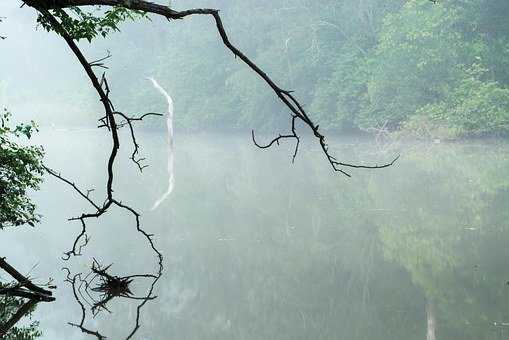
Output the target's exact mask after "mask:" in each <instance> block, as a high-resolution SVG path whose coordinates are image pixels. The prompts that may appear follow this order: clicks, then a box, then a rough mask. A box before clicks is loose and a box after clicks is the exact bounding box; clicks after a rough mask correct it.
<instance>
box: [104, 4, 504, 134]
mask: <svg viewBox="0 0 509 340" xmlns="http://www.w3.org/2000/svg"><path fill="white" fill-rule="evenodd" d="M174 3H175V6H177V7H178V6H179V5H180V3H179V2H178V1H177V2H174ZM201 3H203V4H204V5H209V4H213V5H217V6H218V7H220V8H222V14H223V16H224V20H225V21H226V22H227V23H228V26H229V27H230V28H231V29H232V32H235V33H234V34H233V35H232V39H233V40H234V41H236V42H238V43H239V45H240V46H245V47H246V50H247V51H248V52H249V54H250V55H253V56H254V59H255V60H256V62H257V63H259V64H260V65H263V66H264V67H265V68H266V69H267V70H268V71H270V72H271V73H272V74H273V75H274V77H275V79H277V80H280V81H281V82H282V83H283V84H284V85H285V86H286V87H288V88H291V89H294V90H296V93H297V94H299V96H301V97H302V98H303V100H304V102H305V103H306V104H307V106H308V108H309V112H310V114H311V115H312V116H313V117H315V118H316V119H317V121H319V122H320V125H321V126H322V127H325V128H329V129H330V128H334V129H343V130H351V129H353V130H359V129H361V130H363V129H366V128H370V127H379V126H381V125H384V124H386V126H388V127H390V128H393V129H397V128H404V129H406V130H410V131H412V132H414V133H416V134H419V135H422V134H425V133H426V134H428V135H429V134H431V135H433V136H453V137H456V136H465V135H486V134H490V133H506V132H507V129H508V126H507V123H508V119H509V117H508V116H507V110H506V108H507V106H508V103H509V92H508V91H507V86H508V85H509V76H508V72H507V70H508V69H509V68H508V66H509V65H508V63H509V57H508V56H507V53H506V52H505V51H506V48H507V45H508V44H509V41H508V38H507V34H504V32H507V31H508V30H509V25H508V24H507V22H506V20H503V18H504V17H506V16H507V14H508V10H509V9H508V5H507V4H506V2H505V1H501V0H500V1H499V0H497V1H487V0H483V1H445V2H439V3H438V4H433V3H432V2H430V1H428V0H411V1H372V0H364V1H355V2H352V1H300V0H299V1H297V0H287V1H282V0H280V1H272V2H264V3H263V4H260V3H259V2H258V1H234V2H227V3H226V2H225V3H223V2H221V1H202V2H200V4H201ZM243 13H250V15H248V16H246V15H244V14H243ZM208 24H209V22H207V21H201V20H195V21H193V22H191V23H190V24H187V25H184V26H175V27H174V28H172V31H171V32H168V34H169V36H170V38H169V39H168V40H167V39H163V38H159V37H157V34H155V35H156V39H154V40H151V41H142V40H141V38H140V37H141V36H142V35H145V34H151V35H152V36H153V35H154V31H148V28H140V27H135V28H134V27H125V32H126V34H127V36H128V37H129V38H128V39H129V40H131V41H132V42H133V46H132V48H131V50H130V51H129V53H127V54H125V55H121V54H120V50H118V52H115V50H116V49H115V42H116V41H118V42H120V40H116V38H115V37H114V38H113V46H112V49H113V51H114V59H113V61H112V65H113V67H112V70H111V72H112V75H114V76H115V78H117V77H118V78H120V79H122V78H124V79H126V80H128V79H127V77H128V76H127V75H123V74H122V71H121V69H122V68H121V67H122V66H123V65H127V63H128V62H129V61H132V60H136V59H137V58H141V56H143V57H146V58H147V63H145V64H144V65H143V68H144V72H145V73H146V74H152V75H156V76H157V77H158V78H159V79H164V81H165V86H167V87H168V88H170V89H171V93H172V94H173V95H174V96H175V98H176V107H177V112H178V115H177V123H178V124H179V126H180V127H181V128H182V127H186V128H190V129H197V128H204V127H207V128H218V127H221V128H224V127H225V126H228V127H238V128H248V127H253V126H254V127H263V128H266V129H268V130H269V129H273V128H274V127H278V126H280V125H281V124H283V121H282V120H281V118H280V116H277V115H273V114H271V112H274V111H275V110H279V106H278V105H277V103H276V101H274V100H267V93H266V92H265V91H266V90H265V89H264V88H263V84H261V83H258V82H255V81H254V78H253V75H251V74H250V73H249V72H248V71H246V69H244V68H242V67H240V66H239V65H235V64H234V65H232V64H231V63H230V62H229V61H228V60H227V59H225V58H222V57H223V55H224V51H223V50H222V48H221V46H220V45H219V44H218V43H217V40H216V37H215V36H214V35H212V34H207V33H204V34H203V35H200V36H195V35H193V33H192V32H196V31H197V30H200V31H203V32H205V31H206V29H204V27H205V26H206V25H208ZM261 31H263V34H257V33H256V32H261ZM176 37H187V38H186V39H184V40H182V39H177V38H176ZM122 42H123V43H125V40H122ZM147 50H150V51H151V53H150V55H147V54H146V51H147ZM197 51H203V52H204V51H207V53H196V52H197ZM116 65H118V68H116V67H115V66H116ZM125 83H128V84H129V87H130V89H129V90H127V91H126V93H128V94H129V96H126V98H125V99H126V100H127V101H129V102H130V103H132V105H133V106H135V107H139V108H142V107H146V106H147V105H148V106H154V105H155V104H154V102H155V101H154V100H153V99H154V98H155V97H154V96H155V95H156V94H151V93H150V91H147V89H146V87H147V86H146V84H144V81H143V80H142V79H140V80H139V81H135V82H134V84H133V82H132V79H130V81H127V82H125Z"/></svg>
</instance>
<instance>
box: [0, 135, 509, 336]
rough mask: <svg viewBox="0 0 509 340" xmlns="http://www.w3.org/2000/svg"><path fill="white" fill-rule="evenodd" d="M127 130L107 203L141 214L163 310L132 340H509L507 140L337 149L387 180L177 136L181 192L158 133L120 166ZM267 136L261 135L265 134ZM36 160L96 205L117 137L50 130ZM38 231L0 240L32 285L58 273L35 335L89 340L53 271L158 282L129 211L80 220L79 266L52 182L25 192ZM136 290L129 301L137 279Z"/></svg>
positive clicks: (317, 158) (238, 140)
mask: <svg viewBox="0 0 509 340" xmlns="http://www.w3.org/2000/svg"><path fill="white" fill-rule="evenodd" d="M127 137H128V136H127V135H122V138H123V140H124V142H123V144H122V148H123V149H122V153H121V154H120V156H119V161H118V164H117V165H116V168H115V171H116V177H115V183H114V188H115V195H116V197H117V198H119V199H121V200H122V201H123V202H124V203H128V204H130V205H131V206H132V207H135V208H136V209H137V210H138V211H140V212H141V213H142V216H141V224H142V226H143V227H144V228H145V229H146V230H147V231H149V232H150V233H153V234H154V235H155V238H154V240H155V243H156V246H157V247H158V249H160V250H161V252H162V253H163V256H164V259H165V262H164V266H165V270H164V276H163V277H162V279H161V280H160V281H159V282H158V284H157V286H156V295H157V296H158V298H157V299H156V300H154V301H149V302H148V303H147V304H146V306H145V307H144V309H143V313H142V315H141V324H142V328H141V329H140V331H139V332H138V333H137V334H136V336H135V337H134V339H140V340H141V339H143V340H156V339H165V340H166V339H178V340H187V339H189V340H191V339H197V340H198V339H199V340H203V339H221V340H225V339H237V340H240V339H245V340H262V339H263V340H268V339H274V340H276V339H277V340H284V339H288V340H290V339H291V340H295V339H306V340H309V339H346V340H360V339H380V340H396V339H401V340H412V339H427V340H434V339H438V340H442V339H443V340H446V339H464V340H466V339H471V340H488V339H490V340H491V339H507V338H508V337H509V285H508V281H509V266H508V264H507V259H509V247H508V244H509V226H508V221H509V209H508V205H507V202H509V144H507V143H506V142H503V141H485V142H478V141H475V142H474V141H472V142H468V143H455V144H452V143H443V142H442V143H411V144H410V143H393V144H388V143H386V142H380V141H379V142H375V141H373V140H363V139H360V138H339V137H338V138H335V139H332V140H331V143H330V144H331V147H332V148H333V149H334V151H333V153H334V154H335V155H337V157H338V159H340V160H344V161H349V162H353V163H359V162H363V163H377V162H378V163H380V162H383V161H390V160H391V158H393V157H394V156H396V155H398V154H401V158H400V159H399V160H398V162H397V163H396V164H395V165H394V166H392V167H390V168H386V169H381V170H353V171H351V174H352V178H347V177H345V176H343V175H341V174H339V173H333V172H332V170H331V169H330V167H329V166H328V164H327V162H326V160H325V158H324V157H323V155H322V154H321V153H320V152H319V150H318V149H317V145H315V144H314V141H313V140H312V138H311V137H306V138H305V139H306V140H307V142H306V143H304V145H303V146H302V149H301V151H300V152H299V155H298V156H297V158H296V161H295V163H294V164H292V162H291V154H292V152H293V150H292V143H291V142H289V143H283V144H282V145H281V146H279V147H275V148H273V149H271V150H266V151H265V150H260V149H257V148H256V147H254V146H253V145H252V142H251V139H250V135H249V134H248V133H246V134H239V135H230V136H224V135H221V134H194V135H177V136H176V186H175V190H174V192H173V193H172V195H171V196H170V198H168V199H167V200H166V201H164V202H163V203H162V204H161V205H160V206H159V207H158V208H157V209H156V210H154V211H151V210H150V208H151V206H152V205H153V204H154V202H155V201H156V200H157V198H158V197H159V196H160V195H161V194H162V193H163V192H164V191H165V190H166V186H167V171H166V162H167V150H166V144H165V135H164V134H163V133H150V132H141V133H140V134H139V137H138V138H139V141H140V142H141V144H142V150H141V151H142V154H143V156H146V157H147V161H146V162H147V164H149V165H150V166H149V167H148V168H146V169H145V170H144V171H143V174H140V173H139V171H138V170H137V168H136V167H135V166H134V165H133V164H132V163H130V162H129V160H128V157H129V153H130V151H131V145H130V144H129V143H128V141H127V140H128V139H127ZM262 139H263V137H262ZM35 142H37V143H41V144H43V145H44V147H45V149H46V152H47V157H46V164H47V165H48V166H50V167H51V168H54V169H58V170H59V171H61V172H62V175H64V176H66V177H67V178H70V179H73V180H74V181H75V182H76V183H77V184H78V185H79V186H80V187H81V188H83V189H95V190H94V191H93V192H91V194H90V195H91V197H94V198H96V199H97V200H98V201H99V202H102V200H103V199H104V198H103V197H104V187H105V178H106V160H107V156H108V152H109V148H110V141H109V140H108V136H107V135H106V134H105V132H104V131H95V130H75V131H63V130H62V131H59V130H52V131H50V130H47V131H42V132H41V133H40V134H39V135H38V136H36V137H35ZM33 197H34V199H35V201H36V202H37V204H38V205H39V212H40V213H41V214H42V215H43V220H42V223H41V224H40V225H38V226H36V228H33V229H31V228H18V229H10V230H9V229H8V230H6V231H3V232H2V239H1V241H0V247H2V253H3V254H4V256H6V257H7V259H8V260H9V262H10V263H11V264H13V265H15V266H16V267H17V268H18V269H20V271H22V272H24V273H26V272H29V271H30V276H31V277H32V278H34V279H35V281H36V282H38V283H45V282H47V281H48V278H50V277H51V278H53V279H54V283H55V284H56V285H57V286H58V289H57V290H56V298H57V301H56V302H54V303H51V304H39V306H38V308H37V310H36V312H35V313H34V315H33V318H34V319H35V320H40V329H41V330H42V331H43V333H44V335H43V337H42V339H52V340H58V339H84V338H86V337H85V335H83V334H82V333H81V332H80V330H79V329H77V328H74V327H71V326H69V325H68V324H67V323H68V322H76V321H79V318H80V308H79V305H77V304H76V303H75V301H74V299H73V296H72V290H71V289H70V287H69V286H68V285H66V284H65V283H64V282H63V280H64V277H65V275H64V272H63V271H61V268H62V267H64V266H65V267H69V268H71V269H72V270H73V271H74V272H76V271H83V272H85V271H87V270H88V268H89V267H90V265H91V263H92V259H93V258H95V259H97V261H99V262H100V263H101V264H103V265H109V264H112V266H111V267H110V269H109V270H110V272H111V273H113V274H116V275H121V276H124V275H130V274H134V273H141V272H147V271H153V270H155V268H156V265H157V261H156V259H155V257H154V254H153V252H152V251H151V250H150V248H149V247H148V245H147V243H146V240H145V239H144V238H143V237H141V235H140V233H138V232H137V231H136V227H135V223H134V220H133V218H132V216H130V215H129V214H126V213H125V212H124V211H122V210H120V209H118V208H117V209H112V210H111V211H110V212H109V213H107V214H106V215H105V216H102V217H101V218H100V219H98V220H97V221H95V220H94V221H90V223H89V224H88V235H89V236H90V237H91V239H90V242H89V244H88V246H87V248H85V249H84V255H83V256H81V257H78V258H71V259H70V260H69V261H67V262H65V261H63V260H62V259H61V257H62V253H63V252H64V251H66V250H68V249H69V248H70V247H72V243H73V240H74V237H75V236H76V235H77V234H78V233H79V231H80V225H79V223H78V222H69V221H67V218H69V217H73V216H77V215H80V214H81V213H82V212H84V211H87V212H90V211H91V210H90V207H89V206H87V204H86V202H84V200H83V199H80V198H79V197H78V196H77V195H76V193H75V192H73V191H72V190H71V189H70V188H69V187H68V186H67V185H66V184H64V183H62V182H60V181H58V180H57V179H55V178H50V177H48V178H47V180H46V181H45V183H44V184H43V186H42V188H41V190H40V191H39V192H36V193H34V194H33ZM140 281H142V280H138V281H137V282H135V283H134V286H133V290H134V291H135V293H140V292H143V291H144V290H145V289H146V286H147V285H146V283H143V282H140ZM138 303H139V301H132V300H128V299H121V298H118V299H114V300H113V301H112V302H111V303H110V304H108V308H109V309H110V310H111V312H112V313H111V314H110V313H108V312H103V313H101V314H99V315H98V316H97V317H96V318H95V319H88V320H87V325H89V326H90V327H91V328H99V329H100V330H101V332H102V333H104V334H105V335H107V336H108V338H109V339H123V338H125V336H126V335H127V334H128V333H129V331H130V329H131V328H132V325H133V321H134V318H135V316H136V313H135V310H136V306H137V304H138Z"/></svg>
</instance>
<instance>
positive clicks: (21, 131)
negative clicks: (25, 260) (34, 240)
mask: <svg viewBox="0 0 509 340" xmlns="http://www.w3.org/2000/svg"><path fill="white" fill-rule="evenodd" d="M10 117H11V114H10V113H9V112H8V111H7V110H4V112H3V113H2V114H0V122H1V125H0V229H3V228H5V227H8V226H20V225H23V224H28V225H31V226H33V225H34V224H35V223H37V222H38V221H39V216H38V215H37V214H36V212H35V205H34V203H33V202H32V201H31V200H30V198H29V197H28V195H27V191H28V190H37V189H38V188H39V184H40V183H41V181H42V174H43V171H44V169H43V166H42V156H43V150H42V148H41V147H36V146H22V145H20V144H18V143H17V142H16V141H15V139H17V138H18V137H26V138H28V139H30V137H31V135H32V133H33V132H34V131H35V130H36V126H35V124H34V123H33V122H32V123H31V124H19V125H16V126H15V127H14V128H11V127H10V126H9V120H10Z"/></svg>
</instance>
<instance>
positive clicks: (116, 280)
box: [63, 259, 162, 340]
mask: <svg viewBox="0 0 509 340" xmlns="http://www.w3.org/2000/svg"><path fill="white" fill-rule="evenodd" d="M110 268H111V265H109V266H106V267H103V266H101V265H100V264H99V262H98V261H97V260H96V259H93V262H92V267H91V269H90V271H89V272H88V273H87V274H86V275H85V274H84V273H78V274H74V275H71V271H70V270H69V269H68V268H63V270H64V271H65V272H66V282H67V283H69V284H70V285H71V286H72V290H73V294H74V298H75V300H76V301H77V303H78V304H79V306H80V308H81V318H80V321H79V323H69V324H70V325H71V326H74V327H78V328H79V329H81V331H82V332H83V333H86V334H89V335H93V336H95V337H96V338H98V339H99V340H102V339H105V338H106V337H105V336H104V335H102V334H101V333H100V332H99V331H98V330H91V329H89V328H87V326H85V323H86V320H87V313H88V312H90V314H91V315H92V316H93V317H95V316H96V315H97V314H99V313H100V312H101V311H107V312H110V313H111V311H110V310H109V309H108V307H107V304H108V303H109V302H110V301H112V300H113V299H115V298H124V299H128V300H137V301H141V303H140V304H138V306H137V310H136V313H137V314H136V322H135V325H134V327H133V329H132V331H131V333H130V334H129V335H128V336H127V337H126V339H131V338H132V336H133V335H134V334H135V333H136V331H137V330H138V329H139V327H140V315H141V308H142V307H143V306H144V305H145V303H146V302H147V301H150V300H154V299H156V298H157V296H155V295H153V291H154V286H155V283H156V282H157V281H158V280H159V278H160V277H161V274H162V272H161V271H158V273H157V274H155V275H154V274H134V275H127V276H116V275H112V274H110V273H109V272H108V271H109V269H110ZM160 269H162V267H160ZM135 279H151V280H152V283H151V285H150V288H149V289H148V291H147V293H146V295H144V296H136V295H134V293H133V292H132V291H131V283H132V282H133V281H134V280H135ZM87 306H88V307H87Z"/></svg>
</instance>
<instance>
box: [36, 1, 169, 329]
mask: <svg viewBox="0 0 509 340" xmlns="http://www.w3.org/2000/svg"><path fill="white" fill-rule="evenodd" d="M39 4H40V6H39V7H37V10H38V11H39V12H40V13H41V15H42V16H43V17H44V18H45V19H46V20H48V22H49V23H50V24H51V25H52V27H53V28H54V29H55V31H56V32H57V33H58V34H59V35H60V36H61V37H62V38H63V39H64V40H65V41H66V43H67V45H68V46H69V47H70V49H71V50H72V52H73V53H74V55H75V56H76V58H77V59H78V61H79V62H80V64H81V65H82V67H83V69H84V70H85V73H86V74H87V76H88V78H89V79H90V81H91V83H92V86H93V87H94V89H95V90H96V92H97V94H98V95H99V98H100V100H101V102H102V104H103V107H104V112H105V116H104V117H103V118H101V119H100V121H101V122H102V125H101V126H104V127H106V128H107V129H108V131H109V132H110V136H111V140H112V144H113V145H112V149H111V151H110V156H109V158H108V163H107V174H108V176H107V183H106V198H105V200H104V202H103V203H102V204H99V203H97V202H96V201H94V200H93V199H92V198H91V197H90V192H91V190H87V191H86V193H85V191H83V190H81V189H79V188H78V186H77V185H76V184H75V183H74V182H72V181H70V180H68V179H66V178H64V177H63V176H62V175H61V174H60V173H57V172H56V171H54V170H52V169H50V168H48V167H45V168H46V171H47V172H48V173H49V174H50V175H52V176H54V177H56V178H58V179H60V180H62V181H63V182H65V183H67V184H68V185H69V186H70V187H71V188H73V189H74V191H75V192H77V193H78V195H79V196H81V197H82V198H83V199H85V200H86V201H87V202H88V203H89V204H90V205H91V206H92V207H93V208H94V209H95V211H93V212H90V213H82V214H81V215H80V216H77V217H73V218H70V219H69V220H70V221H80V223H81V227H82V228H81V232H80V233H79V235H78V236H77V237H76V238H75V240H74V243H73V247H72V249H71V250H69V251H67V252H65V254H64V259H66V260H68V259H69V258H70V257H71V256H79V255H81V252H82V249H83V247H84V246H86V245H87V243H88V241H89V237H88V235H87V227H86V220H88V219H90V218H98V217H100V216H101V215H103V214H104V213H106V212H107V211H109V209H110V208H111V206H112V205H115V206H117V207H119V208H120V209H122V210H125V211H127V212H128V213H130V214H131V215H132V216H133V217H134V218H135V221H136V230H137V231H138V232H139V233H141V234H142V235H143V236H144V237H145V238H146V240H147V242H148V244H149V245H150V247H151V249H152V251H153V252H154V253H155V255H156V257H157V261H158V263H157V264H158V267H157V270H156V273H155V274H137V275H133V276H129V277H128V280H129V279H130V278H131V277H141V276H143V277H146V278H150V279H152V283H151V285H150V288H149V289H148V292H147V295H146V296H145V297H142V298H138V297H134V299H136V300H142V302H141V303H140V304H138V306H137V314H136V321H135V324H134V326H133V329H132V331H131V332H130V334H129V335H128V336H127V337H126V339H130V338H132V336H133V335H134V334H135V333H136V331H137V330H138V329H139V328H140V315H141V310H142V307H143V306H144V305H145V304H146V302H147V301H149V300H152V299H154V298H155V297H154V296H153V295H152V294H153V291H154V289H155V285H156V283H157V282H158V280H159V279H160V278H161V276H162V273H163V256H162V254H161V252H160V251H159V250H158V249H157V248H156V247H155V245H154V242H153V240H152V238H153V235H152V234H148V233H147V232H146V231H144V230H143V229H142V228H141V225H140V214H139V213H138V212H137V211H136V210H134V209H133V208H131V207H130V206H128V205H126V204H123V203H122V202H121V201H119V200H117V199H115V198H114V194H113V182H114V165H115V160H116V157H117V154H118V149H119V147H120V140H119V136H118V129H119V128H121V127H122V126H125V125H127V126H129V129H130V131H131V139H132V143H133V145H134V151H133V153H132V156H131V159H132V161H133V162H134V163H135V164H137V166H138V167H139V169H140V171H141V170H142V169H143V166H142V165H141V161H142V159H138V158H136V155H137V154H138V150H139V145H138V143H137V141H136V137H135V134H134V129H133V126H132V123H133V122H135V121H141V120H142V119H143V118H145V117H146V116H150V115H159V114H156V113H148V114H145V115H142V116H140V117H135V118H130V117H128V116H126V115H125V114H123V113H121V112H119V111H116V110H115V108H114V106H113V103H112V102H111V100H110V99H109V94H110V88H109V86H108V82H107V80H106V77H105V74H102V76H101V79H100V80H99V79H98V78H97V76H96V75H95V73H94V72H93V70H92V67H94V66H101V63H102V61H103V60H105V59H104V58H103V59H100V60H99V61H94V62H91V63H90V62H88V61H87V59H86V58H85V56H84V55H83V54H82V52H81V51H80V49H79V48H78V46H77V45H76V43H75V42H74V40H73V39H72V38H71V36H70V35H69V34H68V32H66V30H65V29H64V28H63V27H62V25H61V24H60V23H59V22H58V20H57V19H56V18H55V17H54V16H53V15H52V14H51V13H50V12H49V11H48V10H47V8H46V7H44V5H43V4H42V2H39ZM116 115H119V116H120V117H122V118H123V119H124V121H123V122H121V123H120V124H119V123H117V121H116V118H115V116H116ZM95 263H97V262H95ZM106 269H107V268H106ZM106 269H104V270H102V269H100V267H94V266H93V267H92V271H95V274H96V276H97V275H99V276H102V277H103V278H107V277H108V276H106V272H105V270H106ZM101 270H102V271H101ZM101 273H102V274H101ZM81 276H82V274H81V273H79V274H76V275H74V276H72V275H71V273H70V271H69V270H68V269H67V279H66V281H67V282H68V283H69V284H71V285H72V288H73V292H74V297H75V300H76V301H77V303H78V304H79V305H80V307H81V310H82V317H81V319H80V322H79V323H71V325H72V326H75V327H78V328H80V329H81V331H82V332H83V333H86V334H90V335H94V336H96V337H97V338H98V339H104V336H103V335H102V334H100V333H99V332H98V331H92V330H90V329H88V328H86V327H85V325H84V324H85V322H86V316H87V313H86V308H85V305H84V304H83V302H82V301H81V299H80V289H79V287H81V285H82V284H83V282H86V279H85V280H82V279H81ZM77 284H79V285H80V286H79V287H76V285H77ZM87 285H88V284H87ZM113 296H115V295H113ZM121 296H122V295H121ZM124 297H127V294H125V296H124ZM131 298H133V297H131ZM107 301H109V299H106V300H105V301H103V302H102V303H99V304H96V305H95V306H92V313H93V314H94V313H95V312H96V311H97V310H98V309H101V307H104V308H105V305H106V302H107Z"/></svg>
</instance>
